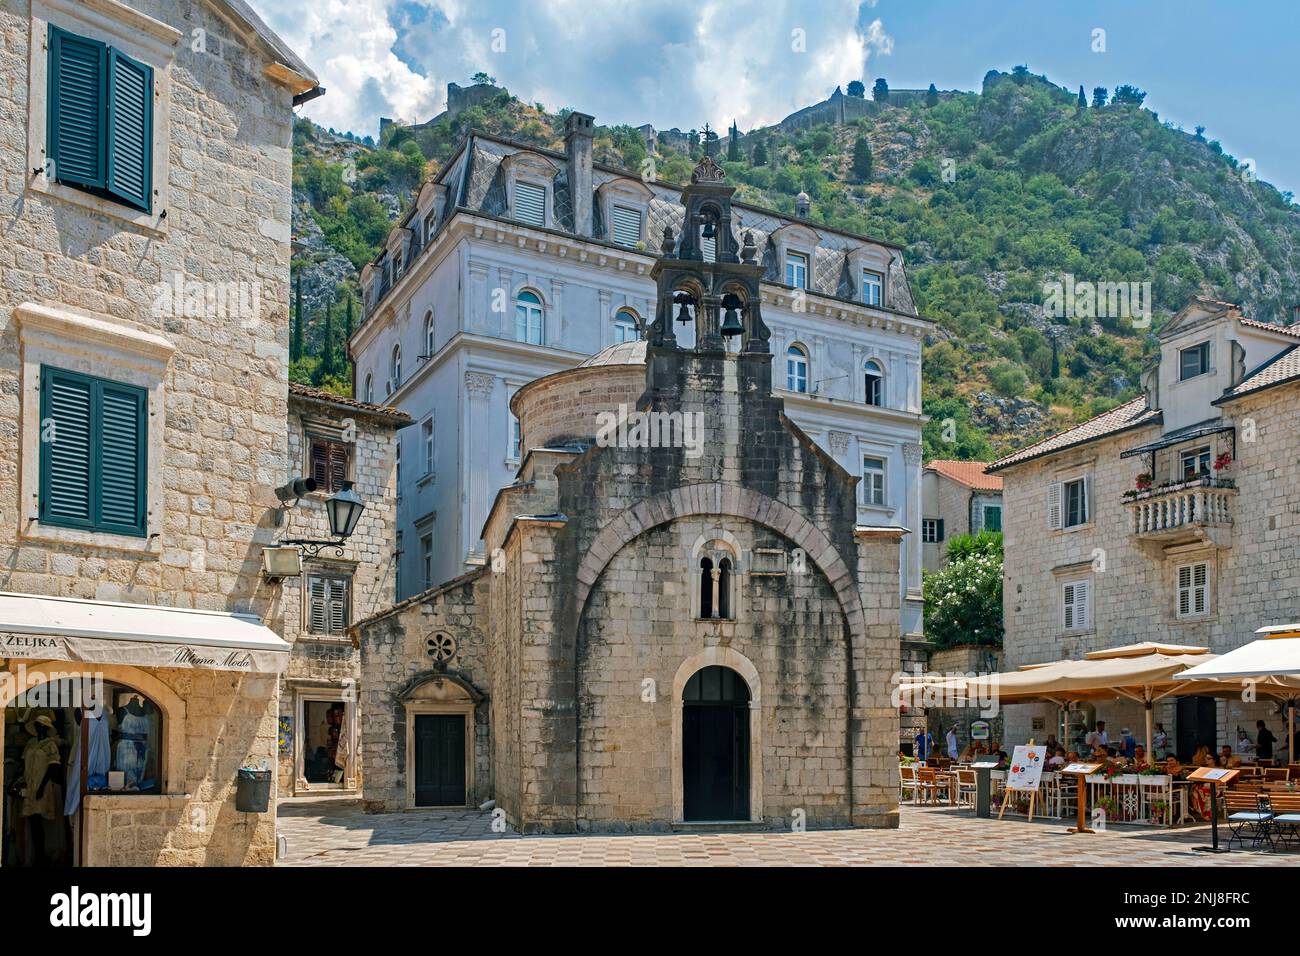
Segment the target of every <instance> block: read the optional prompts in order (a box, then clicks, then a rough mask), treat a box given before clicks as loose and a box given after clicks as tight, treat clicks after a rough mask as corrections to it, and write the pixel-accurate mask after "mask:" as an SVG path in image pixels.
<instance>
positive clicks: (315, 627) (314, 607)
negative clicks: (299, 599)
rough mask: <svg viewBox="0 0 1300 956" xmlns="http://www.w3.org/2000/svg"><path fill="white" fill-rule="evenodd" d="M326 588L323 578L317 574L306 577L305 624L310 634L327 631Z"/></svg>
mask: <svg viewBox="0 0 1300 956" xmlns="http://www.w3.org/2000/svg"><path fill="white" fill-rule="evenodd" d="M326 590H327V583H326V581H325V579H324V578H322V577H320V576H318V575H311V576H310V577H308V578H307V626H308V629H309V630H310V632H311V633H312V634H326V633H328V631H329V613H328V610H327V607H326Z"/></svg>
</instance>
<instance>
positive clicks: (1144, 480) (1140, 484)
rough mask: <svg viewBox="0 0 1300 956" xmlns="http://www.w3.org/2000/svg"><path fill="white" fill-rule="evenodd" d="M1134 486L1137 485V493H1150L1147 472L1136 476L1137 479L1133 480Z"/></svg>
mask: <svg viewBox="0 0 1300 956" xmlns="http://www.w3.org/2000/svg"><path fill="white" fill-rule="evenodd" d="M1134 484H1135V485H1137V490H1138V491H1150V490H1151V475H1150V474H1149V473H1148V472H1145V471H1144V472H1142V474H1140V475H1138V476H1137V478H1135V479H1134Z"/></svg>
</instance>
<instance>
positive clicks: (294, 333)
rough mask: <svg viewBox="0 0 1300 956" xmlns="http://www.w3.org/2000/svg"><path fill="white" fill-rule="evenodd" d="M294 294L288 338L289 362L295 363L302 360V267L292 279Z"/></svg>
mask: <svg viewBox="0 0 1300 956" xmlns="http://www.w3.org/2000/svg"><path fill="white" fill-rule="evenodd" d="M294 288H295V294H294V299H293V329H292V330H291V333H290V336H289V361H290V362H296V361H298V360H299V359H300V358H302V267H301V266H299V267H298V275H297V277H296V278H295V279H294Z"/></svg>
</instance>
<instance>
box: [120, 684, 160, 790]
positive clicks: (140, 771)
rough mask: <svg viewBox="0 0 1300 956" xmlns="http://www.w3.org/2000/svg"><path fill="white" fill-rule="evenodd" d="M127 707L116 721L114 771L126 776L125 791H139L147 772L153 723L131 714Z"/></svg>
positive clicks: (132, 705) (142, 715)
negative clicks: (150, 733)
mask: <svg viewBox="0 0 1300 956" xmlns="http://www.w3.org/2000/svg"><path fill="white" fill-rule="evenodd" d="M134 706H137V705H135V704H131V705H129V706H128V707H127V708H125V709H123V710H122V712H121V716H119V717H118V721H117V730H118V734H117V763H116V766H115V769H117V770H121V771H122V772H123V773H124V774H126V784H125V786H126V789H127V790H139V789H141V784H143V783H144V779H145V775H146V773H147V772H148V766H147V764H148V758H149V729H150V726H151V724H152V723H153V722H152V721H151V720H150V719H149V718H148V717H147V716H145V715H144V714H143V713H133V712H132V711H131V707H134Z"/></svg>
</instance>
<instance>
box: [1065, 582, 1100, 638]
mask: <svg viewBox="0 0 1300 956" xmlns="http://www.w3.org/2000/svg"><path fill="white" fill-rule="evenodd" d="M1091 591H1092V588H1091V587H1089V585H1088V582H1087V581H1071V582H1070V583H1069V584H1065V585H1062V587H1061V611H1062V615H1063V619H1062V624H1063V626H1064V628H1065V630H1067V631H1082V630H1085V629H1086V628H1087V627H1088V622H1089V621H1090V620H1091V618H1092V595H1091Z"/></svg>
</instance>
